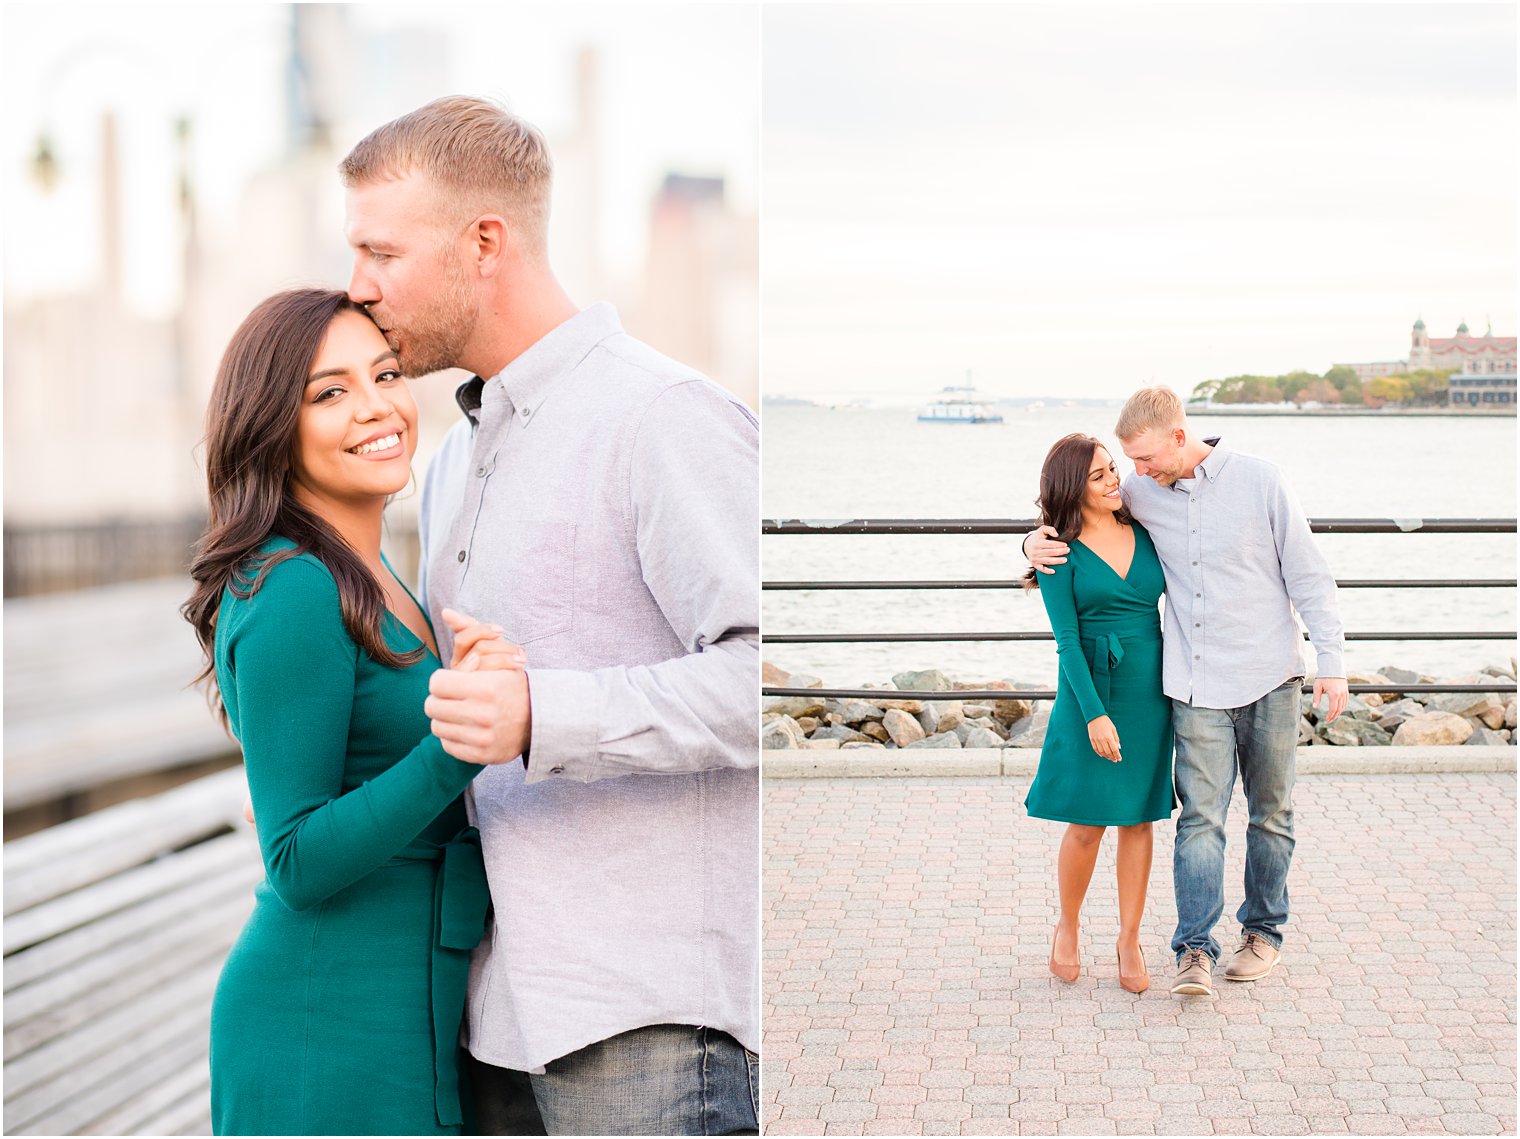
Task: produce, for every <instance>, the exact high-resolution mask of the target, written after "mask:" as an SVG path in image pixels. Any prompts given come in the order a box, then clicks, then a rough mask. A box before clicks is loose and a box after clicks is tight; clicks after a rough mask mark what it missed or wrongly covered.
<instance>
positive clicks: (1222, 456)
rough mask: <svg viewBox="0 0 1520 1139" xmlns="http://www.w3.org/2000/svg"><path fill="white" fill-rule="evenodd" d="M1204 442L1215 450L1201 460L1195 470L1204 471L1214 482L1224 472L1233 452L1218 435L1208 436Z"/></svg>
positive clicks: (1210, 480)
mask: <svg viewBox="0 0 1520 1139" xmlns="http://www.w3.org/2000/svg"><path fill="white" fill-rule="evenodd" d="M1203 441H1204V442H1205V443H1207V444H1208V445H1209V446H1210V447H1212V448H1214V449H1213V450H1212V451H1210V452H1209V453H1208V455H1207V456H1205V457H1204V458H1203V459H1202V460H1200V461H1199V463H1198V465H1197V466H1196V467H1194V468H1193V470H1194V471H1195V472H1197V471H1202V472H1203V474H1204V475H1205V476H1206V477H1207V478H1208V480H1209V482H1213V481H1214V480H1215V479H1217V478H1218V477H1219V472H1220V471H1222V470H1224V465H1225V464H1226V463H1227V462H1229V461H1230V455H1231V453H1232V452H1231V451H1230V449H1229V448H1228V447H1226V446H1225V444H1224V443H1223V442H1221V437H1220V436H1218V435H1206V436H1204V440H1203Z"/></svg>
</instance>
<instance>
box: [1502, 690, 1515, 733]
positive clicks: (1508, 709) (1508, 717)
mask: <svg viewBox="0 0 1520 1139" xmlns="http://www.w3.org/2000/svg"><path fill="white" fill-rule="evenodd" d="M1504 726H1505V727H1506V728H1508V729H1509V730H1510V731H1514V730H1515V697H1513V696H1511V697H1510V698H1509V699H1508V700H1506V701H1505V702H1504Z"/></svg>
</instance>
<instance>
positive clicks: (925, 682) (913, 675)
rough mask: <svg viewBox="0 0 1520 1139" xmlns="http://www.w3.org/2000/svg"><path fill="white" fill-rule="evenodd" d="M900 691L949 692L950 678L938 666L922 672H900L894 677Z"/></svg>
mask: <svg viewBox="0 0 1520 1139" xmlns="http://www.w3.org/2000/svg"><path fill="white" fill-rule="evenodd" d="M892 683H893V684H895V685H897V688H898V691H900V692H949V691H950V690H951V684H950V678H949V677H948V676H946V675H945V674H944V673H943V672H941V671H940V670H939V669H937V668H926V669H924V670H922V671H921V672H899V673H898V674H897V675H896V676H894V677H893V678H892Z"/></svg>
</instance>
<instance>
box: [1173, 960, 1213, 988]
mask: <svg viewBox="0 0 1520 1139" xmlns="http://www.w3.org/2000/svg"><path fill="white" fill-rule="evenodd" d="M1213 973H1214V959H1213V958H1212V957H1210V956H1209V955H1208V954H1207V953H1205V952H1204V951H1203V950H1201V949H1189V950H1188V951H1187V953H1185V954H1184V955H1183V958H1182V960H1181V961H1179V962H1177V979H1176V980H1175V981H1173V982H1172V992H1173V993H1175V994H1176V995H1177V996H1179V997H1212V996H1213V995H1214V977H1213Z"/></svg>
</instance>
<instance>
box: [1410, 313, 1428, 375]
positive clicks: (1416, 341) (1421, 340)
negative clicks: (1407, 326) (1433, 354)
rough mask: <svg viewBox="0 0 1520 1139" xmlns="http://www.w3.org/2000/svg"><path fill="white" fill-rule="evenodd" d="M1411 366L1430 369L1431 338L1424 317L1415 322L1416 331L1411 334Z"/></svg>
mask: <svg viewBox="0 0 1520 1139" xmlns="http://www.w3.org/2000/svg"><path fill="white" fill-rule="evenodd" d="M1409 366H1410V367H1411V368H1428V367H1430V336H1429V335H1428V334H1427V333H1426V331H1425V320H1424V318H1423V317H1421V318H1419V319H1417V320H1416V321H1415V322H1414V329H1413V330H1412V331H1411V332H1410V334H1409Z"/></svg>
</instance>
